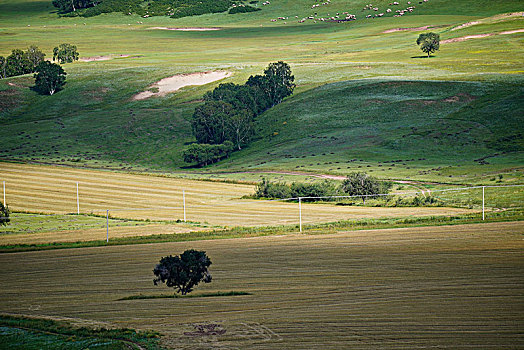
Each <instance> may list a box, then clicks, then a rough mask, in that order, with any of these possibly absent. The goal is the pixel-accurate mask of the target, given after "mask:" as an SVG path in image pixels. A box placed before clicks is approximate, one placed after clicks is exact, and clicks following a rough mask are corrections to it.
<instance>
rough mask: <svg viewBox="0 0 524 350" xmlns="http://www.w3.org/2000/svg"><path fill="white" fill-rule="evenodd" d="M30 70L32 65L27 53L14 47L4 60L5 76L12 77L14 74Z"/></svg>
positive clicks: (25, 72) (29, 71)
mask: <svg viewBox="0 0 524 350" xmlns="http://www.w3.org/2000/svg"><path fill="white" fill-rule="evenodd" d="M32 71H33V67H32V66H31V61H29V59H28V57H27V54H26V53H25V52H24V51H22V50H20V49H14V50H13V51H12V52H11V54H10V55H9V56H7V58H6V62H5V72H6V76H8V77H13V76H16V75H23V74H27V73H31V72H32Z"/></svg>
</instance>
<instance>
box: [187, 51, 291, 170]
mask: <svg viewBox="0 0 524 350" xmlns="http://www.w3.org/2000/svg"><path fill="white" fill-rule="evenodd" d="M293 80H294V77H293V76H292V75H291V69H290V68H289V66H288V65H287V64H286V63H284V62H282V61H280V62H277V63H271V64H269V66H268V67H267V68H266V70H265V71H264V75H263V76H262V75H257V76H255V77H253V76H251V77H250V78H249V80H248V81H247V83H246V84H244V85H237V84H232V83H226V84H220V85H219V86H218V87H217V88H215V89H214V90H213V91H211V92H208V93H206V94H205V95H204V100H205V101H206V102H205V103H204V105H203V106H200V107H197V108H196V109H195V112H194V113H193V119H192V121H191V126H192V130H193V134H194V135H195V138H196V139H197V141H198V142H199V143H203V144H222V143H224V142H225V141H231V142H232V143H233V144H234V145H235V147H236V148H237V149H238V150H241V149H242V147H243V146H245V145H247V144H249V142H250V141H251V138H252V136H253V135H254V127H253V125H254V120H255V118H256V116H258V115H259V114H260V113H262V112H264V111H266V110H267V109H268V108H269V107H271V106H274V105H275V104H277V103H280V102H281V101H282V99H283V98H284V97H286V96H289V95H290V94H292V93H293V89H294V87H295V85H294V84H293ZM209 149H210V147H209V145H207V146H204V147H201V148H199V147H198V146H196V145H193V146H192V147H191V149H187V150H186V152H184V161H186V162H188V160H191V162H194V161H196V156H194V155H195V154H205V153H206V152H207V151H208V150H209ZM186 156H187V157H186ZM198 158H199V159H200V160H201V161H198V164H204V165H205V164H209V163H210V161H208V157H203V158H202V157H198ZM204 160H205V161H204ZM211 162H213V161H211Z"/></svg>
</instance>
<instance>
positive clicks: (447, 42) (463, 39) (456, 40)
mask: <svg viewBox="0 0 524 350" xmlns="http://www.w3.org/2000/svg"><path fill="white" fill-rule="evenodd" d="M493 35H495V34H493V33H489V34H475V35H466V36H461V37H460V38H453V39H447V40H442V41H441V42H440V43H441V44H449V43H458V42H461V41H466V40H470V39H479V38H487V37H488V36H493Z"/></svg>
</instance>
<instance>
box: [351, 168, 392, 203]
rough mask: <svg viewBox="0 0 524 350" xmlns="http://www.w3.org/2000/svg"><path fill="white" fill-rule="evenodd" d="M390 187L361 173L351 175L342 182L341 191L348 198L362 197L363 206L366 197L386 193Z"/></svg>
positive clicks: (386, 183)
mask: <svg viewBox="0 0 524 350" xmlns="http://www.w3.org/2000/svg"><path fill="white" fill-rule="evenodd" d="M390 187H391V183H389V182H385V183H381V182H380V181H378V180H377V179H376V178H374V177H372V176H369V175H368V174H366V173H363V172H354V173H351V174H349V175H348V176H347V178H346V179H345V180H344V181H343V182H342V191H343V192H345V193H347V194H348V195H350V196H362V200H363V201H364V204H366V197H373V196H375V195H377V194H381V193H387V192H388V191H389V189H390Z"/></svg>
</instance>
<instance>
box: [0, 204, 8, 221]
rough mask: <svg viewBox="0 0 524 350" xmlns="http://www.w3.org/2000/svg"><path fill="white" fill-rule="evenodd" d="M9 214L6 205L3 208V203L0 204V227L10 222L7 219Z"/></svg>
mask: <svg viewBox="0 0 524 350" xmlns="http://www.w3.org/2000/svg"><path fill="white" fill-rule="evenodd" d="M10 214H11V211H10V210H9V207H8V206H7V205H5V206H4V203H2V202H0V225H3V226H7V224H9V222H10V221H11V219H10V218H9V215H10Z"/></svg>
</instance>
